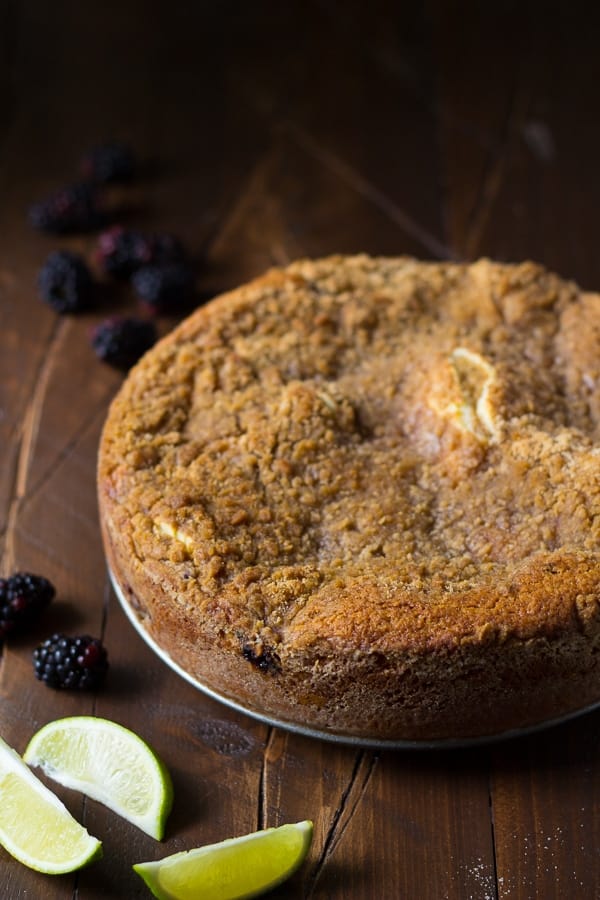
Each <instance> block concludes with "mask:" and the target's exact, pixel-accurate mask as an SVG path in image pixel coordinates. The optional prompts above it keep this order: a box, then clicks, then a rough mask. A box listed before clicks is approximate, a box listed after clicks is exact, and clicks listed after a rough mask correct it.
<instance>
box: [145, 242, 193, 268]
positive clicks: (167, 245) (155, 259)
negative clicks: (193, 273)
mask: <svg viewBox="0 0 600 900" xmlns="http://www.w3.org/2000/svg"><path fill="white" fill-rule="evenodd" d="M185 258H186V253H185V249H184V246H183V244H182V243H181V241H180V240H179V238H176V237H175V235H173V234H154V235H152V259H151V260H150V262H152V263H156V264H157V265H161V266H162V265H167V263H183V262H184V261H185Z"/></svg>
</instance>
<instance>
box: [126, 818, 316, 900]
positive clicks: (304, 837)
mask: <svg viewBox="0 0 600 900" xmlns="http://www.w3.org/2000/svg"><path fill="white" fill-rule="evenodd" d="M312 833H313V825H312V822H297V823H296V824H295V825H281V826H280V827H279V828H267V829H266V830H265V831H255V832H253V833H252V834H246V835H244V836H243V837H238V838H231V839H230V840H227V841H222V842H221V843H220V844H208V845H207V846H206V847H198V848H197V849H196V850H188V851H184V852H183V853H175V854H173V856H167V857H165V859H161V860H158V861H157V862H147V863H138V864H137V865H135V866H134V867H133V868H134V869H135V871H136V872H137V873H138V875H140V876H141V877H142V878H143V879H144V881H145V882H146V884H147V885H148V887H149V888H150V890H151V891H152V893H153V894H154V896H155V897H158V898H159V900H197V898H198V897H202V900H242V898H244V897H257V896H258V895H259V894H262V893H263V892H264V891H268V890H270V889H271V888H274V887H275V886H276V885H278V884H281V882H282V881H285V879H286V878H289V876H290V875H291V874H292V873H293V872H295V871H296V869H297V868H298V866H299V865H300V864H301V863H302V862H303V860H304V858H305V857H306V854H307V853H308V848H309V847H310V842H311V840H312Z"/></svg>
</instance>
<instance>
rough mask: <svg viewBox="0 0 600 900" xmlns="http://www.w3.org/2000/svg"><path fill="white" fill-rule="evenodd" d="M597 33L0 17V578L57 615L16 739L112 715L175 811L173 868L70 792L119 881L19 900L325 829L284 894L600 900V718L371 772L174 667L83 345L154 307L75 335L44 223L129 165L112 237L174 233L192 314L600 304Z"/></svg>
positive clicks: (87, 8)
mask: <svg viewBox="0 0 600 900" xmlns="http://www.w3.org/2000/svg"><path fill="white" fill-rule="evenodd" d="M598 25H599V16H598V13H597V12H596V9H595V7H594V5H592V4H578V5H577V4H576V5H572V4H569V5H566V4H541V3H539V4H531V3H516V2H515V3H494V4H487V3H480V4H475V3H471V4H466V3H450V2H448V3H443V2H414V3H410V4H409V3H391V2H389V3H386V2H379V0H376V2H371V3H359V2H356V0H350V2H347V3H341V2H340V3H336V2H333V0H307V2H304V3H299V2H293V3H285V2H279V3H276V2H270V3H265V2H262V3H261V2H259V3H249V2H248V3H243V2H213V3H211V4H208V3H192V2H189V3H184V2H177V0H175V2H171V3H166V2H163V3H148V2H141V0H139V2H134V0H123V2H108V3H99V2H75V0H72V2H66V0H58V2H53V3H48V2H42V0H14V2H7V0H4V2H2V3H0V446H1V447H2V457H1V458H2V464H1V467H0V550H1V552H2V572H1V574H8V573H10V572H12V571H14V570H16V569H28V570H32V571H39V572H42V573H43V574H46V575H47V576H48V577H49V578H51V580H52V581H53V582H54V583H55V584H56V586H57V590H58V597H57V601H56V603H55V605H54V608H53V610H52V612H51V613H48V617H47V619H46V621H45V623H43V624H40V626H39V630H38V631H37V632H36V634H34V635H31V636H30V637H26V638H22V639H20V640H19V641H12V642H8V643H7V645H6V646H5V647H4V650H3V652H2V656H1V657H0V728H1V732H0V733H1V734H2V736H3V737H4V738H5V739H6V740H7V741H8V742H9V743H10V744H12V745H13V746H14V747H16V748H17V749H18V750H19V751H22V750H23V749H24V747H25V745H26V743H27V740H28V738H29V737H30V736H31V734H32V732H33V730H35V729H36V728H38V727H40V726H41V725H42V724H44V722H46V721H48V720H50V719H52V718H57V717H59V716H62V715H76V714H82V713H90V712H93V713H96V714H98V715H104V716H107V717H109V718H114V719H116V720H118V721H120V722H122V723H123V724H125V725H127V726H128V727H130V728H133V729H134V730H136V731H138V732H139V733H140V734H142V735H143V736H144V737H146V739H148V740H149V741H151V742H152V743H153V744H154V745H155V746H156V747H157V749H158V750H159V751H160V752H161V754H162V755H163V757H164V758H165V760H166V761H167V763H168V765H169V768H170V769H171V770H172V772H173V775H174V779H175V787H176V798H177V799H176V805H175V809H174V812H173V814H172V817H171V819H170V824H169V829H168V833H167V839H166V841H165V843H164V844H163V845H158V844H156V843H155V842H153V841H152V840H151V839H149V838H146V836H144V835H143V834H141V832H137V831H135V829H133V828H132V827H131V826H128V825H127V824H126V823H123V822H122V821H121V820H119V819H117V817H116V816H114V815H112V814H111V813H109V812H107V811H105V810H103V809H102V808H101V807H99V806H98V805H97V804H93V803H91V802H88V803H87V804H82V802H81V799H80V798H79V797H78V796H77V795H74V794H69V792H65V791H63V792H61V796H63V798H64V799H65V801H66V802H67V804H68V805H69V807H70V808H71V809H72V810H73V812H74V813H75V814H76V815H77V816H78V817H80V818H81V819H83V820H85V821H86V824H87V826H88V828H89V829H90V831H92V832H93V833H94V834H96V835H98V836H99V837H101V838H102V839H103V841H104V848H105V859H104V861H102V862H101V863H98V864H96V865H94V867H93V868H91V869H90V870H88V871H84V872H82V873H81V874H79V875H74V876H64V877H59V878H48V877H45V876H41V875H38V874H36V873H32V872H29V871H28V870H26V869H24V868H23V867H22V866H20V865H19V864H18V863H16V862H15V861H14V860H12V859H11V858H10V857H8V855H7V854H5V853H4V852H3V851H1V859H0V862H1V865H0V895H1V896H2V897H7V898H17V897H19V898H20V897H44V898H46V897H48V898H50V897H56V898H67V897H69V898H71V897H78V898H80V900H91V898H105V897H113V896H114V897H127V898H132V897H143V896H146V895H147V894H146V890H145V888H144V886H143V885H142V883H141V882H140V881H139V879H138V878H137V876H135V875H133V874H132V873H131V868H130V867H131V864H132V863H133V862H136V861H141V860H143V859H149V858H155V857H159V856H163V855H166V854H167V853H172V852H175V851H176V850H181V849H185V848H189V847H192V846H197V845H199V844H203V843H207V842H210V841H216V840H221V839H223V838H225V837H230V836H232V835H234V834H242V833H245V832H246V831H250V830H253V829H254V828H257V827H264V826H267V825H273V824H279V823H281V822H283V821H294V820H297V819H302V818H305V817H311V818H314V820H315V841H314V846H313V850H312V851H311V857H310V859H309V861H308V862H307V864H306V866H304V867H303V869H302V871H301V872H300V873H298V875H297V876H295V878H294V879H293V881H292V882H291V883H290V884H289V885H288V886H285V887H284V888H281V889H280V890H279V891H278V892H276V893H275V894H274V895H273V896H277V897H281V898H283V897H298V898H300V897H307V898H308V897H311V898H313V897H314V898H335V900H338V898H339V900H342V898H343V900H358V898H361V900H362V898H386V900H387V898H390V900H392V898H394V900H395V898H409V900H417V898H418V900H429V898H431V900H441V898H450V900H467V898H475V900H486V898H502V900H534V898H544V900H550V898H564V897H569V898H582V900H583V898H585V900H589V898H594V897H596V898H600V867H599V865H598V863H599V860H598V852H599V851H598V847H599V846H600V834H599V833H598V831H599V826H598V817H597V814H596V810H597V805H598V793H599V773H600V758H599V752H598V746H599V740H598V738H599V731H600V729H599V724H600V722H599V719H598V715H597V714H592V715H588V716H586V717H584V718H581V719H579V720H577V721H574V722H572V723H570V724H567V725H563V726H561V727H560V728H555V729H552V730H550V731H547V732H543V733H540V734H539V735H535V736H532V737H529V738H523V739H520V740H517V741H512V742H510V743H505V744H497V745H493V746H490V747H483V748H474V749H468V750H462V751H454V752H443V753H425V754H423V753H400V752H398V753H392V752H385V753H383V752H382V753H375V752H372V751H362V750H356V749H353V748H343V747H336V746H330V745H326V744H322V743H320V742H317V741H311V740H308V739H304V738H300V737H297V736H293V735H287V734H285V733H283V732H280V731H278V730H275V729H271V728H268V727H267V726H264V725H261V724H258V723H256V722H253V721H252V720H250V719H248V718H246V717H244V716H241V715H237V714H235V713H232V712H229V711H228V710H226V709H224V708H222V707H220V706H219V705H217V704H215V703H213V702H212V701H210V700H208V699H206V698H204V697H202V696H201V695H199V694H198V693H197V692H196V691H195V690H194V689H193V688H192V687H190V686H189V685H187V684H185V683H184V682H182V681H180V680H179V679H178V678H177V677H176V676H175V675H174V674H172V673H171V672H170V671H169V670H168V669H167V668H166V667H165V666H164V665H163V664H162V663H160V661H158V660H157V659H155V658H154V656H153V655H152V654H151V652H150V651H149V650H148V649H147V648H146V647H145V645H144V644H143V643H142V641H141V640H140V639H139V638H138V637H137V636H136V635H135V633H134V632H133V630H132V629H131V627H130V626H129V624H128V623H127V622H126V620H125V618H124V616H123V614H122V612H121V611H120V609H119V607H118V604H117V603H116V601H115V599H114V597H113V595H112V593H111V590H110V587H109V585H108V582H107V578H106V572H105V564H104V558H103V553H102V547H101V543H100V536H99V529H98V522H97V510H96V500H95V487H94V480H95V459H96V448H97V443H98V437H99V433H100V429H101V426H102V422H103V420H104V416H105V414H106V408H107V405H108V403H109V402H110V399H111V397H112V396H113V395H114V393H115V391H116V390H117V388H118V386H119V384H120V381H121V375H120V374H119V373H118V372H116V371H114V370H112V369H110V368H109V367H108V366H106V365H103V364H102V363H100V362H99V361H98V360H96V358H95V357H94V354H93V353H92V351H91V348H90V344H89V332H90V328H91V327H92V326H93V325H95V324H96V323H97V322H98V321H100V320H101V319H102V318H104V317H105V316H106V315H108V314H109V313H112V312H115V311H128V312H132V313H133V312H135V314H139V313H140V310H139V308H138V306H137V305H136V302H135V300H134V298H133V296H132V294H131V291H130V290H129V289H128V288H127V287H126V286H115V285H112V284H106V285H105V286H104V288H103V290H102V291H100V292H99V295H98V298H99V299H98V304H97V306H96V308H94V309H93V310H91V311H90V312H89V313H86V314H84V315H81V316H67V317H59V316H58V315H56V314H55V313H54V312H53V311H52V310H51V309H49V308H48V307H46V306H44V305H43V304H41V303H40V301H39V298H38V296H37V289H36V279H37V273H38V271H39V268H40V266H41V265H42V263H43V261H44V259H45V258H46V255H47V254H48V253H49V252H50V251H51V250H54V249H57V248H59V247H61V248H70V249H74V250H77V251H78V252H81V253H83V254H85V255H86V257H88V259H91V258H92V256H93V251H94V246H95V238H94V236H74V237H69V238H63V237H61V238H52V237H48V236H45V235H41V234H39V233H36V232H34V231H33V230H32V229H31V227H30V226H29V225H28V222H27V209H28V207H29V205H30V204H31V203H32V202H33V201H35V200H37V199H39V198H40V197H42V196H44V195H45V194H46V193H47V192H49V191H51V190H53V189H55V188H56V187H58V186H60V185H61V184H63V183H65V182H68V181H71V180H74V179H76V178H77V177H78V174H77V170H78V164H79V159H80V157H81V154H82V153H83V152H84V151H85V150H87V149H88V147H89V146H90V145H92V144H94V143H97V142H98V141H101V140H104V139H107V138H117V139H120V140H123V141H126V142H128V143H129V144H130V145H131V146H132V147H133V149H134V150H135V152H136V154H137V155H138V157H139V159H140V161H141V165H140V171H139V177H138V178H137V179H136V181H135V182H134V183H133V184H132V185H131V186H130V187H128V188H125V189H113V190H111V191H110V192H108V199H109V201H110V203H111V205H112V206H113V208H114V210H115V217H116V220H117V221H120V222H123V223H125V224H131V225H135V226H137V227H140V228H144V229H149V230H161V231H163V230H164V231H172V232H174V233H176V234H178V235H179V236H180V237H181V238H182V239H183V240H184V241H185V242H186V244H187V246H188V248H189V250H190V252H191V253H192V254H193V256H194V258H195V260H196V264H197V270H198V284H197V289H198V293H197V299H198V300H201V299H204V298H205V297H207V296H210V295H212V294H214V293H216V292H218V291H221V290H223V289H225V288H228V287H232V286H234V285H236V284H238V283H240V282H242V281H244V280H247V279H248V278H250V277H252V276H254V275H257V274H259V273H260V272H262V271H263V270H264V269H265V268H267V267H268V266H270V265H273V264H277V265H278V264H285V263H286V262H288V261H289V260H291V259H293V258H295V257H298V256H302V255H321V254H328V253H333V252H359V251H367V252H370V253H374V254H403V253H409V254H414V255H416V256H419V257H424V258H457V259H472V258H476V257H478V256H480V255H488V256H491V257H494V258H497V259H500V260H515V261H516V260H521V259H525V258H533V259H535V260H537V261H539V262H541V263H544V264H546V265H547V266H549V267H550V268H552V269H554V270H556V271H557V272H559V273H560V274H562V275H564V276H565V277H568V278H573V279H575V280H577V281H578V282H579V283H580V284H581V285H583V286H584V287H585V288H587V289H597V288H599V287H600V253H599V249H598V218H599V214H598V210H599V209H600V177H599V169H598V161H599V159H600V119H599V115H598V112H599V102H598V85H599V84H600V79H599V76H600V64H599V61H598V33H599V32H598ZM142 314H146V313H142ZM176 318H177V316H175V315H173V316H167V315H163V316H160V317H159V319H158V324H159V328H160V329H161V330H162V331H165V330H167V329H168V328H170V327H171V326H172V324H173V323H174V321H175V320H176ZM56 629H63V630H65V631H68V632H69V633H75V632H91V633H93V634H101V635H102V636H103V638H104V640H105V642H106V644H107V646H108V648H109V653H110V658H111V674H110V679H109V682H108V684H107V688H106V690H105V691H104V692H103V693H101V694H99V695H98V696H97V697H95V696H79V695H77V696H72V695H66V694H56V693H52V692H50V691H48V690H47V689H46V688H45V687H44V686H43V685H41V684H40V683H38V682H35V681H34V679H33V675H32V673H31V662H30V657H31V651H32V648H33V647H34V646H35V644H36V642H37V640H39V639H41V638H44V637H46V636H47V634H48V633H49V631H51V630H56Z"/></svg>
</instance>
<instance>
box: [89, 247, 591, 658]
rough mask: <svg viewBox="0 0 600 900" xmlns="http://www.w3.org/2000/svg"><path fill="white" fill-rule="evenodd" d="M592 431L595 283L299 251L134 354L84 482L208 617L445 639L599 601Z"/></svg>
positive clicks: (376, 644)
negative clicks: (139, 356)
mask: <svg viewBox="0 0 600 900" xmlns="http://www.w3.org/2000/svg"><path fill="white" fill-rule="evenodd" d="M599 438H600V295H597V294H586V293H583V292H581V291H580V290H579V289H578V288H577V287H576V286H575V285H574V284H572V283H568V282H565V281H563V280H561V279H559V278H558V277H556V276H555V275H552V274H550V273H549V272H547V271H545V270H544V269H542V268H541V267H539V266H536V265H534V264H532V263H524V264H522V265H516V266H508V265H500V264H494V263H492V262H489V261H488V260H480V261H479V262H477V263H474V264H472V265H459V264H450V263H422V262H417V261H415V260H413V259H410V258H398V259H388V258H370V257H367V256H364V255H361V256H355V257H331V258H327V259H322V260H317V261H311V260H301V261H299V262H296V263H294V264H293V265H291V266H289V267H288V268H287V269H284V270H274V271H272V272H270V273H268V274H267V275H266V276H265V277H263V278H261V279H258V280H257V281H255V282H252V283H250V284H249V285H246V286H244V287H242V288H240V289H239V290H237V291H234V292H232V293H230V294H227V295H224V296H222V297H220V298H218V299H217V300H215V301H213V302H212V303H210V304H208V305H206V306H205V307H202V308H200V309H199V310H198V311H196V313H194V314H193V315H192V316H191V317H190V318H189V319H187V320H186V321H185V322H184V323H183V324H182V325H181V326H179V327H178V328H177V329H176V330H175V331H174V332H173V333H172V334H170V335H169V336H168V337H167V338H165V339H164V340H163V341H161V342H160V343H159V344H158V345H157V346H156V347H155V348H154V349H153V350H151V351H150V352H149V353H148V354H147V355H146V356H145V357H144V359H143V360H142V361H141V362H140V363H139V364H138V365H137V366H136V367H135V368H134V369H133V370H132V372H131V373H130V375H129V377H128V378H127V380H126V382H125V384H124V386H123V388H122V390H121V391H120V393H119V395H118V396H117V398H116V399H115V401H114V403H113V406H112V409H111V412H110V415H109V418H108V421H107V425H106V428H105V432H104V436H103V442H102V447H101V454H100V468H99V476H100V497H101V504H102V507H103V514H104V515H105V516H106V517H107V519H108V520H109V521H110V522H111V523H112V526H111V527H112V530H113V532H115V533H117V532H118V533H119V534H120V540H122V541H123V542H124V543H125V544H126V545H127V547H128V550H129V552H130V553H131V554H132V557H133V558H134V559H136V560H139V561H140V563H141V564H142V566H143V569H144V571H145V573H146V574H147V575H148V577H149V578H150V579H151V580H153V581H155V582H160V583H161V584H162V585H163V587H164V588H165V589H166V591H167V592H168V593H170V594H171V595H172V597H173V599H174V602H176V603H179V604H180V606H181V609H182V614H183V616H184V618H185V617H188V618H190V619H197V620H198V621H201V622H202V623H203V627H205V628H207V629H209V630H212V631H214V633H215V634H219V635H221V636H222V635H224V634H225V635H227V634H229V632H231V635H232V637H231V639H232V641H234V640H242V641H244V640H250V641H254V642H256V644H257V646H260V645H261V643H263V644H264V645H265V646H276V647H277V648H278V650H280V651H281V652H287V651H290V652H291V651H292V650H293V649H294V648H295V649H306V650H311V651H312V652H314V653H317V652H318V649H319V647H325V646H327V647H331V646H334V647H335V646H338V647H340V648H348V647H351V646H352V647H355V648H358V649H359V650H360V648H367V647H369V648H371V649H377V648H381V649H382V650H384V651H387V652H392V653H393V652H394V650H395V649H398V650H400V649H401V648H406V647H407V646H413V647H415V648H418V647H421V648H423V647H429V646H430V647H437V648H443V647H445V646H446V645H449V644H450V643H452V642H457V641H463V640H467V641H469V640H479V641H480V640H488V639H489V640H504V639H507V638H509V637H511V636H516V637H526V636H527V635H528V634H533V633H540V630H541V632H542V633H544V632H547V633H548V634H549V635H550V634H553V633H556V631H557V629H561V628H564V627H565V626H566V625H568V626H569V627H572V626H573V620H574V618H575V619H576V620H577V623H576V624H577V627H581V628H585V627H587V626H586V623H587V622H588V620H589V619H590V617H593V616H597V609H598V603H599V600H600V589H599V585H600V571H599V570H600V447H599ZM286 648H287V650H286Z"/></svg>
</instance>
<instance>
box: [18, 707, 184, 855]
mask: <svg viewBox="0 0 600 900" xmlns="http://www.w3.org/2000/svg"><path fill="white" fill-rule="evenodd" d="M23 759H24V760H25V762H27V763H29V765H31V766H41V767H42V769H43V770H44V772H45V773H46V775H48V776H49V777H50V778H53V779H54V780H55V781H58V782H59V784H63V785H64V786H65V787H68V788H74V789H75V790H77V791H81V792H82V793H83V794H87V796H88V797H92V799H94V800H98V801H99V802H100V803H103V804H104V805H105V806H108V807H109V809H112V810H113V812H116V813H118V814H119V815H120V816H123V818H125V819H128V820H129V821H130V822H133V824H134V825H137V826H138V828H141V829H142V831H145V832H146V833H147V834H149V835H151V836H152V837H154V838H156V839H157V840H160V839H161V838H162V836H163V834H164V830H165V822H166V819H167V816H168V815H169V812H170V811H171V806H172V804H173V787H172V784H171V778H170V776H169V773H168V772H167V770H166V768H165V766H164V765H163V763H162V762H161V761H160V759H159V758H158V756H157V755H156V753H155V752H154V750H152V749H151V748H150V747H149V746H148V744H146V743H145V742H144V741H143V740H142V739H141V738H140V737H138V736H137V734H134V733H133V731H129V729H127V728H123V726H122V725H117V723H116V722H110V721H108V719H99V718H96V717H95V716H73V717H71V718H68V719H57V720H56V721H54V722H49V723H48V724H47V725H44V727H43V728H41V729H40V730H39V731H38V732H37V734H34V736H33V737H32V738H31V740H30V742H29V745H28V747H27V749H26V750H25V753H24V754H23Z"/></svg>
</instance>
